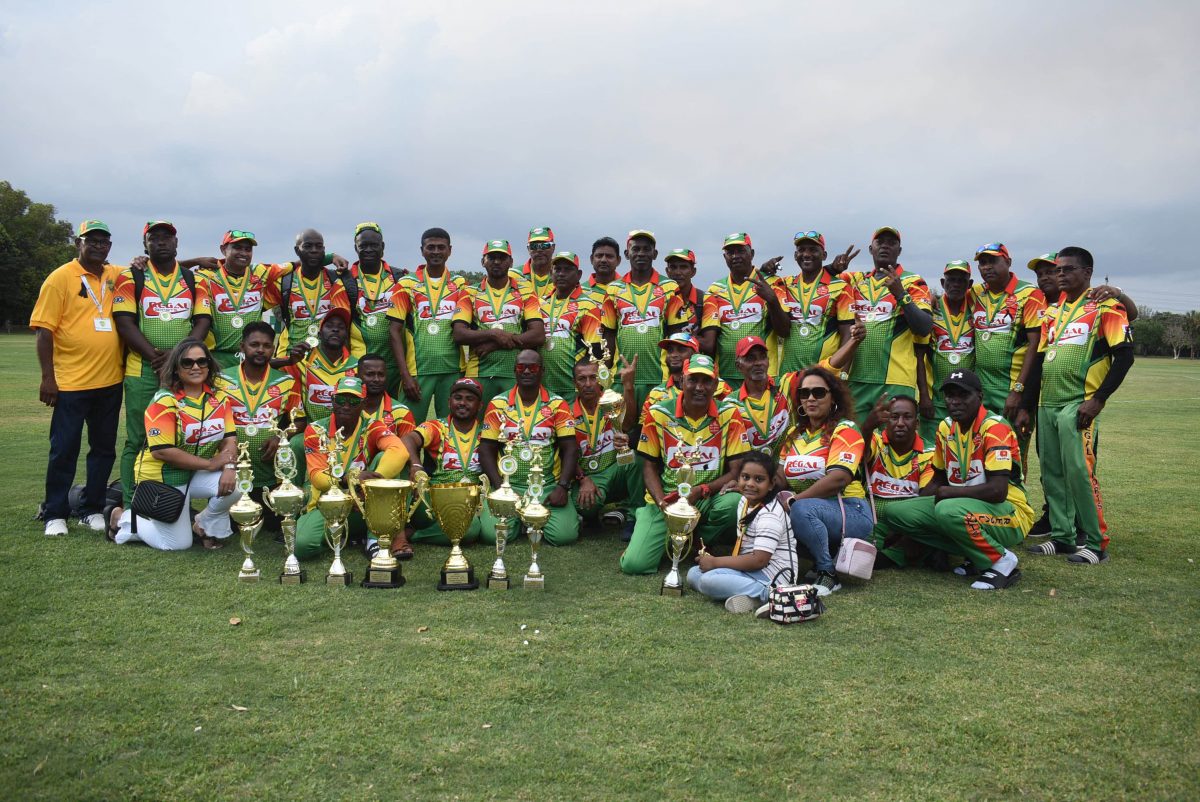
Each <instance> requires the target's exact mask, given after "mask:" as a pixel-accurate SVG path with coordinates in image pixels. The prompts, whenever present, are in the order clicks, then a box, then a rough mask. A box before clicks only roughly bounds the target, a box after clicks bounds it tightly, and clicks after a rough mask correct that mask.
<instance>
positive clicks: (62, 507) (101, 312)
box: [29, 220, 124, 537]
mask: <svg viewBox="0 0 1200 802" xmlns="http://www.w3.org/2000/svg"><path fill="white" fill-rule="evenodd" d="M75 248H76V250H77V253H78V256H77V257H76V258H75V259H73V260H72V261H70V262H68V263H67V264H65V265H63V266H62V267H59V268H58V269H56V270H54V271H53V272H52V273H51V274H50V275H49V276H47V277H46V280H45V281H44V282H43V283H42V287H41V290H40V291H39V292H38V299H37V304H36V305H35V306H34V307H33V314H32V315H30V318H29V327H30V328H32V329H33V330H34V332H35V333H36V337H37V357H38V364H39V366H40V367H41V370H42V381H41V384H40V385H39V387H38V399H39V400H40V401H41V402H42V403H43V404H45V405H46V406H48V407H50V408H51V409H53V410H54V414H53V416H52V417H51V418H50V457H49V460H48V462H47V465H46V496H45V503H44V505H43V507H42V512H43V518H44V519H45V521H46V528H45V533H46V535H47V536H49V537H55V536H58V535H65V534H66V533H67V515H68V514H69V513H70V508H71V505H70V502H69V495H70V492H71V482H72V481H73V480H74V478H75V467H76V462H77V461H78V459H79V447H80V441H81V439H82V437H83V427H84V425H85V424H86V426H87V430H88V446H89V448H88V456H87V479H86V484H85V485H84V494H83V509H82V510H80V513H79V518H80V521H82V522H83V524H84V525H85V526H87V528H89V529H91V530H93V531H95V532H100V531H103V530H104V529H105V528H106V526H107V522H106V521H105V520H104V514H103V512H102V510H103V509H104V506H105V492H106V488H107V486H108V477H109V474H110V473H111V472H112V466H113V462H114V461H115V460H116V457H117V452H116V449H117V422H118V421H119V420H120V417H121V374H122V373H123V372H124V366H123V365H122V364H121V361H122V353H121V340H120V338H119V337H118V336H117V331H116V329H115V328H114V327H113V317H112V314H113V296H114V295H116V285H117V279H118V277H119V276H120V275H121V268H119V267H117V266H116V265H110V264H108V252H109V250H111V249H112V232H111V231H110V230H109V228H108V226H107V225H105V224H104V223H102V222H101V221H99V220H84V221H83V222H82V223H80V224H79V234H78V235H77V236H76V237H75Z"/></svg>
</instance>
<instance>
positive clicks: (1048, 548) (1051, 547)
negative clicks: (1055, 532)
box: [1025, 540, 1075, 554]
mask: <svg viewBox="0 0 1200 802" xmlns="http://www.w3.org/2000/svg"><path fill="white" fill-rule="evenodd" d="M1025 551H1027V552H1029V553H1030V554H1074V553H1075V546H1068V545H1067V544H1065V543H1059V542H1058V541H1057V540H1047V541H1046V542H1045V543H1038V544H1037V545H1036V546H1026V547H1025Z"/></svg>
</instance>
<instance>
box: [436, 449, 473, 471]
mask: <svg viewBox="0 0 1200 802" xmlns="http://www.w3.org/2000/svg"><path fill="white" fill-rule="evenodd" d="M468 459H469V464H468V465H467V470H469V471H474V472H476V473H480V472H481V471H480V468H479V452H478V451H472V452H471V456H470V457H469V458H468ZM462 469H463V466H462V460H460V459H459V458H458V454H456V453H455V452H454V449H452V448H451V449H447V450H445V451H443V452H442V470H444V471H461V470H462Z"/></svg>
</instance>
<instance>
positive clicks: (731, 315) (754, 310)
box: [721, 301, 766, 325]
mask: <svg viewBox="0 0 1200 802" xmlns="http://www.w3.org/2000/svg"><path fill="white" fill-rule="evenodd" d="M765 310H766V306H765V305H764V304H763V303H762V302H761V301H758V302H755V301H747V302H746V303H744V304H742V308H741V309H737V310H735V309H734V308H733V307H732V306H726V307H724V308H723V309H722V310H721V325H728V324H730V323H734V322H737V323H759V322H761V321H762V319H763V312H764V311H765Z"/></svg>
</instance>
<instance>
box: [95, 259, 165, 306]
mask: <svg viewBox="0 0 1200 802" xmlns="http://www.w3.org/2000/svg"><path fill="white" fill-rule="evenodd" d="M182 271H183V268H182V267H180V266H179V263H178V262H176V263H175V272H174V273H172V274H171V284H170V286H168V287H167V294H166V295H163V292H162V284H160V283H159V281H158V271H157V270H155V269H154V267H153V266H150V265H148V266H147V267H146V283H147V284H149V285H150V288H151V289H152V290H154V294H155V295H157V296H158V300H159V302H160V303H161V304H162V305H163V306H166V305H167V302H168V301H170V300H171V298H172V297H173V296H174V295H175V290H176V288H178V287H179V281H180V279H181V278H182V277H183V274H182ZM84 283H86V282H84Z"/></svg>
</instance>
